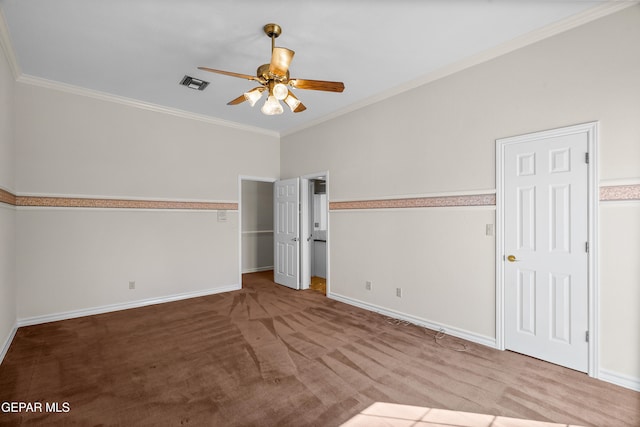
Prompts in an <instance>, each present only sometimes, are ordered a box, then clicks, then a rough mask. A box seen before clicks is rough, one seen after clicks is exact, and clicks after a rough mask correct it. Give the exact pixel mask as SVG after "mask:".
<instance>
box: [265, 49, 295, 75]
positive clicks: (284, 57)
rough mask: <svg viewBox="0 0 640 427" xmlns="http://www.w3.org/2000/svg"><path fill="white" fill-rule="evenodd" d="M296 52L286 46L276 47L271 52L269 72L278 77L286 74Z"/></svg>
mask: <svg viewBox="0 0 640 427" xmlns="http://www.w3.org/2000/svg"><path fill="white" fill-rule="evenodd" d="M294 54H295V52H294V51H292V50H291V49H287V48H286V47H274V48H273V53H272V54H271V63H270V64H269V73H270V74H272V75H274V76H278V77H284V76H286V75H287V71H288V70H289V65H290V64H291V60H292V59H293V55H294Z"/></svg>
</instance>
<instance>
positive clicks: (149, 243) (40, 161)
mask: <svg viewBox="0 0 640 427" xmlns="http://www.w3.org/2000/svg"><path fill="white" fill-rule="evenodd" d="M16 143H17V150H16V191H17V192H18V193H19V194H21V195H28V194H36V195H64V196H88V197H94V198H102V197H107V198H109V197H121V198H133V199H136V198H141V199H151V200H153V199H162V200H178V201H180V200H198V201H212V202H216V201H230V202H234V203H238V202H239V194H238V177H239V176H240V175H251V176H264V177H273V178H277V177H278V174H279V140H278V138H277V137H275V136H268V135H265V134H260V133H254V132H249V131H244V130H239V129H232V128H229V127H224V126H220V125H216V124H212V123H207V122H202V121H198V120H191V119H187V118H183V117H177V116H172V115H168V114H163V113H159V112H154V111H149V110H145V109H140V108H135V107H132V106H128V105H124V104H121V103H115V102H109V101H105V100H101V99H96V98H92V97H87V96H80V95H76V94H72V93H68V92H64V91H60V90H54V89H49V88H44V87H39V86H36V85H30V84H23V83H18V84H17V90H16ZM238 222H239V220H238V212H237V211H235V210H233V211H229V212H228V213H227V220H226V221H218V217H217V212H216V211H194V210H175V211H166V210H142V209H137V210H117V209H79V208H19V209H18V217H17V233H18V243H17V282H18V289H19V292H18V318H19V319H21V321H26V322H29V321H33V320H34V318H40V319H42V318H46V317H47V316H54V317H55V316H57V315H58V314H59V313H69V312H78V311H79V312H82V310H88V309H91V308H96V307H97V308H99V307H105V306H111V305H114V304H116V305H117V304H121V305H122V304H131V303H134V302H136V301H148V300H154V299H163V298H173V297H176V296H179V295H185V294H189V295H195V294H199V293H207V292H216V291H221V290H229V289H232V288H238V287H239V286H240V283H239V272H240V259H239V248H238V244H239V239H238V236H239V229H238ZM129 281H135V282H136V289H135V291H130V290H129ZM25 319H26V320H25Z"/></svg>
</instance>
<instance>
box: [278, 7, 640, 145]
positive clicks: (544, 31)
mask: <svg viewBox="0 0 640 427" xmlns="http://www.w3.org/2000/svg"><path fill="white" fill-rule="evenodd" d="M638 4H640V1H638V0H608V1H606V2H605V3H603V4H600V5H598V6H595V7H592V8H590V9H588V10H586V11H584V12H582V13H579V14H577V15H573V16H570V17H569V18H566V19H564V20H562V21H558V22H556V23H554V24H551V25H548V26H546V27H543V28H540V29H538V30H534V31H531V32H529V33H527V34H523V35H521V36H519V37H516V38H514V39H512V40H510V41H508V42H506V43H503V44H501V45H499V46H496V47H493V48H490V49H488V50H485V51H484V52H481V53H479V54H477V55H473V56H470V57H468V58H465V59H462V60H460V61H458V62H455V63H453V64H450V65H447V66H445V67H443V68H440V69H438V70H435V71H433V72H431V73H429V74H427V75H425V76H423V77H420V78H418V79H415V80H412V81H410V82H407V83H404V84H401V85H399V86H396V87H394V88H391V89H389V90H387V91H385V92H382V93H379V94H377V95H375V96H372V97H369V98H367V99H365V100H363V101H360V102H356V103H354V104H351V105H350V106H348V107H345V108H343V109H341V110H338V111H335V112H333V113H331V114H328V115H326V116H323V117H320V118H318V119H316V120H314V121H311V122H309V123H306V124H304V125H301V126H297V127H294V128H290V129H287V130H285V131H282V132H281V133H280V135H281V137H284V136H289V135H293V134H295V133H298V132H300V131H303V130H305V129H309V128H312V127H314V126H317V125H319V124H321V123H323V122H326V121H329V120H332V119H335V118H338V117H340V116H343V115H345V114H348V113H351V112H353V111H356V110H360V109H362V108H365V107H368V106H369V105H373V104H377V103H378V102H381V101H384V100H385V99H388V98H391V97H393V96H396V95H399V94H401V93H403V92H407V91H410V90H412V89H415V88H417V87H420V86H423V85H426V84H428V83H431V82H434V81H436V80H440V79H442V78H445V77H447V76H450V75H452V74H455V73H457V72H459V71H463V70H466V69H467V68H471V67H473V66H475V65H479V64H482V63H484V62H487V61H490V60H492V59H495V58H498V57H500V56H502V55H506V54H508V53H511V52H513V51H515V50H518V49H521V48H523V47H526V46H529V45H532V44H534V43H537V42H539V41H542V40H545V39H547V38H550V37H553V36H555V35H558V34H561V33H564V32H566V31H569V30H572V29H574V28H577V27H580V26H582V25H584V24H588V23H589V22H592V21H595V20H597V19H600V18H603V17H605V16H608V15H611V14H613V13H616V12H619V11H621V10H623V9H626V8H628V7H631V6H635V5H638Z"/></svg>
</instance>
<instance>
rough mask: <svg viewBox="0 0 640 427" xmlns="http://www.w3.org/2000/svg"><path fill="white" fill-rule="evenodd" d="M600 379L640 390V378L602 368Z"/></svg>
mask: <svg viewBox="0 0 640 427" xmlns="http://www.w3.org/2000/svg"><path fill="white" fill-rule="evenodd" d="M598 379H599V380H602V381H606V382H608V383H611V384H615V385H619V386H620V387H624V388H629V389H631V390H634V391H640V378H637V377H632V376H630V375H625V374H620V373H618V372H613V371H609V370H606V369H602V368H600V372H599V374H598Z"/></svg>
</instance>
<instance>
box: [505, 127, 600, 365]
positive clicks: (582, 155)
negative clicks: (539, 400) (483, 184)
mask: <svg viewBox="0 0 640 427" xmlns="http://www.w3.org/2000/svg"><path fill="white" fill-rule="evenodd" d="M588 138H589V134H588V132H586V131H580V130H578V131H574V132H571V131H556V132H553V131H548V132H541V133H538V134H531V135H526V136H522V137H514V138H507V139H504V140H500V141H499V143H500V144H501V147H502V150H503V151H502V165H501V167H502V171H503V176H502V181H503V182H502V183H501V184H502V186H501V187H502V190H501V191H502V195H501V196H502V198H503V206H502V209H503V213H502V215H503V218H504V229H503V230H504V232H503V233H504V236H503V242H504V248H503V249H504V252H503V254H504V255H503V264H502V268H503V271H502V274H503V277H504V340H505V341H504V344H505V348H507V349H510V350H513V351H516V352H519V353H523V354H527V355H530V356H533V357H536V358H539V359H543V360H546V361H549V362H552V363H555V364H558V365H562V366H566V367H569V368H572V369H576V370H578V371H583V372H587V370H588V365H589V345H588V330H589V274H588V271H589V257H588V241H589V221H588V220H589V218H588V217H589V201H588V194H589V180H588V170H589V168H588V154H587V153H588V151H589V144H588V142H589V139H588Z"/></svg>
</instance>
